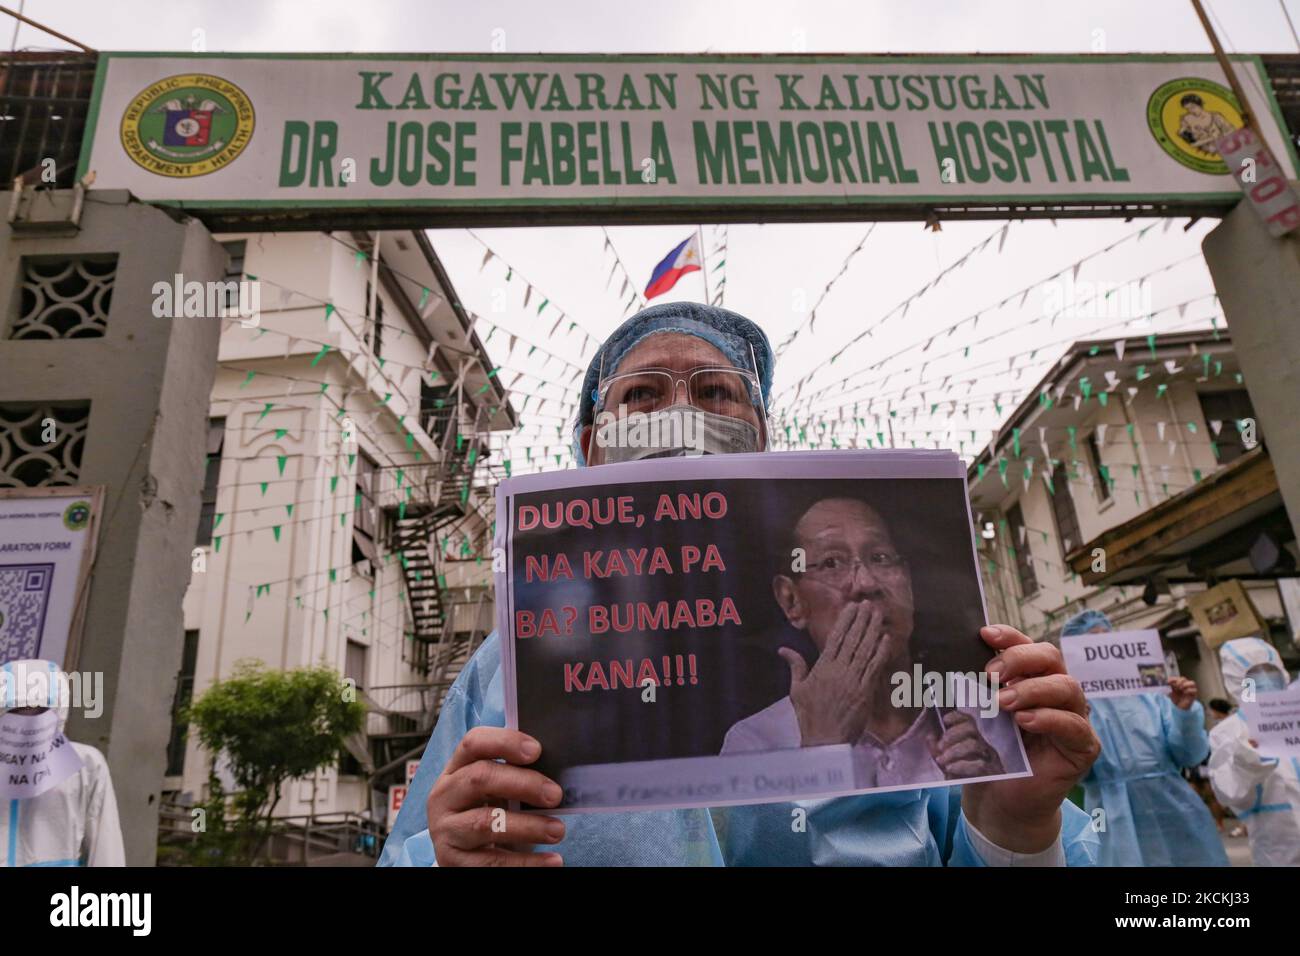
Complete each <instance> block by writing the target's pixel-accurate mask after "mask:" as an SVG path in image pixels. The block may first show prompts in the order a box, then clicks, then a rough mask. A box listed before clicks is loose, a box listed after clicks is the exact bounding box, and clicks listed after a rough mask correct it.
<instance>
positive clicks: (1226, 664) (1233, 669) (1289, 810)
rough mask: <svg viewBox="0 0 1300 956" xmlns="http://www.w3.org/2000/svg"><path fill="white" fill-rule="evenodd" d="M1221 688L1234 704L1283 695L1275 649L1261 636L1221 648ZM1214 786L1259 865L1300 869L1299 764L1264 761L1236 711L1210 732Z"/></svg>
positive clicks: (1282, 671)
mask: <svg viewBox="0 0 1300 956" xmlns="http://www.w3.org/2000/svg"><path fill="white" fill-rule="evenodd" d="M1219 663H1220V664H1221V665H1222V667H1223V684H1224V686H1225V687H1226V688H1227V689H1228V693H1229V694H1230V695H1231V696H1232V699H1233V700H1236V701H1238V702H1240V701H1241V700H1242V699H1243V698H1244V697H1246V696H1247V695H1246V694H1244V693H1243V684H1244V683H1245V681H1246V679H1247V678H1249V679H1250V680H1251V681H1253V685H1247V686H1251V688H1252V690H1253V692H1254V693H1255V694H1258V693H1259V692H1261V691H1265V692H1267V691H1274V690H1285V689H1286V687H1287V679H1288V675H1287V672H1286V667H1285V666H1284V665H1283V664H1282V658H1281V657H1280V656H1279V655H1278V653H1277V650H1276V649H1275V648H1274V647H1273V646H1272V645H1271V644H1269V643H1268V642H1267V641H1262V640H1260V639H1259V638H1258V637H1244V638H1241V639H1240V640H1236V641H1228V642H1227V643H1226V644H1224V645H1223V646H1222V647H1220V648H1219ZM1210 786H1212V787H1213V788H1214V792H1215V794H1216V795H1217V796H1218V798H1219V800H1220V801H1221V802H1222V803H1223V804H1224V806H1226V807H1228V808H1229V809H1230V810H1232V812H1233V813H1235V814H1236V815H1237V819H1238V820H1240V821H1241V822H1242V823H1244V824H1245V825H1246V827H1247V834H1248V835H1249V837H1250V854H1251V857H1252V858H1253V859H1254V861H1255V865H1256V866H1300V759H1297V758H1295V757H1285V758H1283V757H1265V756H1263V755H1261V754H1260V752H1259V746H1258V741H1255V740H1252V739H1251V736H1250V728H1249V726H1248V725H1247V723H1246V720H1245V718H1244V717H1242V715H1241V712H1240V711H1238V712H1237V713H1235V714H1232V715H1231V716H1229V717H1225V718H1224V719H1223V720H1221V721H1219V723H1218V724H1217V725H1216V726H1215V727H1214V729H1213V730H1211V731H1210Z"/></svg>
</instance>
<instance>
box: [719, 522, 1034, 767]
mask: <svg viewBox="0 0 1300 956" xmlns="http://www.w3.org/2000/svg"><path fill="white" fill-rule="evenodd" d="M787 543H788V544H789V548H787V549H786V551H785V554H786V555H787V556H789V559H790V560H789V562H788V563H789V564H790V565H791V570H789V571H788V572H787V573H778V574H776V575H775V576H774V578H773V580H772V591H773V595H774V597H775V599H776V602H777V604H778V605H779V606H780V608H781V611H782V613H783V614H784V616H785V619H786V620H787V621H788V622H789V624H790V625H791V626H792V627H794V628H796V629H797V630H799V631H802V632H804V633H806V634H807V636H808V637H809V638H810V639H811V642H812V644H813V645H814V646H815V648H816V656H815V658H814V659H813V660H812V661H811V662H810V661H809V660H807V659H805V657H804V656H803V654H801V653H800V652H799V651H798V650H795V649H793V648H791V647H788V646H783V647H780V648H779V649H778V653H779V654H780V656H781V658H782V659H783V660H784V661H785V662H786V664H787V665H788V666H789V668H790V693H789V694H788V695H787V696H785V697H783V698H781V699H780V700H778V701H777V702H776V703H774V704H772V705H770V706H768V707H766V708H764V709H763V710H761V711H759V712H757V713H755V714H753V715H752V716H749V717H747V718H745V719H744V720H742V721H740V722H738V723H736V724H735V725H734V726H732V728H731V729H730V730H729V731H728V733H727V736H726V739H725V740H724V743H723V747H722V752H723V753H724V754H730V753H741V752H749V751H760V750H762V751H767V750H779V749H788V748H797V747H815V746H825V745H833V744H844V743H850V744H853V746H854V751H855V758H856V763H857V764H858V773H859V782H860V783H862V784H864V785H866V786H874V787H887V786H890V785H891V784H902V783H912V784H915V783H919V782H923V781H932V780H943V779H958V778H969V777H983V776H990V775H995V774H1000V773H1004V772H1008V771H1009V772H1016V771H1019V770H1021V769H1023V766H1024V762H1023V758H1022V756H1021V750H1020V746H1019V743H1018V741H1017V738H1016V733H1015V729H1014V724H1013V723H1012V721H1011V719H1010V717H1009V716H1008V715H1007V714H1006V713H1001V712H999V711H998V710H997V708H996V707H995V706H983V707H982V706H981V703H982V702H983V703H984V704H986V705H987V704H990V703H991V702H992V700H993V696H994V691H995V689H990V688H984V689H981V688H980V687H979V686H977V682H976V681H977V678H976V675H974V674H971V675H967V674H962V673H952V672H950V673H947V674H943V675H942V676H943V680H942V682H941V683H940V684H939V689H940V693H939V694H938V699H937V700H932V699H929V698H927V697H925V696H924V695H922V696H921V699H920V700H917V698H916V696H915V695H913V694H912V693H911V692H910V687H907V688H905V687H904V685H910V683H911V682H912V680H913V679H914V678H913V674H914V666H913V665H914V663H916V660H917V655H916V653H915V650H914V648H913V643H912V638H913V635H914V633H915V624H916V614H915V601H916V597H915V595H914V594H913V587H912V570H911V567H910V565H909V562H908V560H907V558H906V557H905V556H904V555H903V554H902V553H900V550H899V548H898V546H897V545H896V543H895V539H894V537H893V535H892V534H891V532H890V528H889V524H888V523H887V522H886V520H885V519H884V517H883V516H882V515H881V513H880V512H879V511H878V510H877V509H875V508H873V507H872V506H871V505H869V504H867V503H866V502H864V501H862V500H860V499H857V498H847V497H844V498H841V497H830V498H823V499H821V500H819V501H816V502H815V503H814V504H812V505H811V506H810V507H808V508H807V509H806V510H803V511H802V513H801V514H799V515H798V517H797V519H796V521H795V522H794V524H793V527H792V529H791V532H790V535H789V539H788V542H787ZM982 676H987V675H982ZM949 689H951V690H953V691H958V692H959V693H960V697H961V701H960V706H954V705H953V704H954V701H953V700H950V699H946V698H947V696H948V695H947V693H946V692H947V691H948V690H949ZM896 690H906V691H908V692H904V693H895V691H896ZM981 691H982V692H981Z"/></svg>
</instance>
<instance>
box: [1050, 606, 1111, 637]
mask: <svg viewBox="0 0 1300 956" xmlns="http://www.w3.org/2000/svg"><path fill="white" fill-rule="evenodd" d="M1094 627H1101V628H1103V629H1104V630H1107V631H1113V630H1115V627H1114V625H1112V624H1111V623H1110V618H1108V617H1107V616H1106V615H1105V614H1103V613H1101V611H1094V610H1091V609H1089V610H1087V611H1080V612H1079V613H1078V614H1076V615H1074V617H1072V618H1070V619H1069V620H1068V621H1066V622H1065V626H1064V627H1062V628H1061V636H1062V637H1073V636H1074V635H1076V634H1087V633H1088V632H1089V631H1091V630H1092V629H1093V628H1094Z"/></svg>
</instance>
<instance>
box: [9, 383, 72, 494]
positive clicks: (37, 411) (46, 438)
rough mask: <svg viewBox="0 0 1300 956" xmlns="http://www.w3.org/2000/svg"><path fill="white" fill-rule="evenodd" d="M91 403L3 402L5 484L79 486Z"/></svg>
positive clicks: (37, 486)
mask: <svg viewBox="0 0 1300 956" xmlns="http://www.w3.org/2000/svg"><path fill="white" fill-rule="evenodd" d="M89 424H90V402H51V403H48V404H41V405H35V404H32V403H30V402H15V403H13V404H9V403H4V404H0V487H9V488H41V487H47V486H50V485H75V484H77V483H78V480H79V479H80V477H81V452H82V449H83V448H85V445H86V428H87V426H88V425H89Z"/></svg>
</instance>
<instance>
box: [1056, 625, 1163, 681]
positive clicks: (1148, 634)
mask: <svg viewBox="0 0 1300 956" xmlns="http://www.w3.org/2000/svg"><path fill="white" fill-rule="evenodd" d="M1061 655H1062V656H1063V657H1064V658H1065V668H1066V670H1068V671H1069V672H1070V676H1071V677H1073V678H1074V679H1075V680H1077V681H1078V682H1079V684H1080V685H1081V686H1082V687H1083V693H1084V696H1085V697H1123V696H1126V695H1128V694H1151V693H1155V694H1159V693H1166V694H1167V693H1169V669H1168V666H1167V665H1166V663H1165V649H1164V647H1163V645H1162V644H1161V643H1160V632H1159V631H1107V632H1105V633H1101V634H1074V635H1070V636H1068V637H1062V638H1061Z"/></svg>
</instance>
